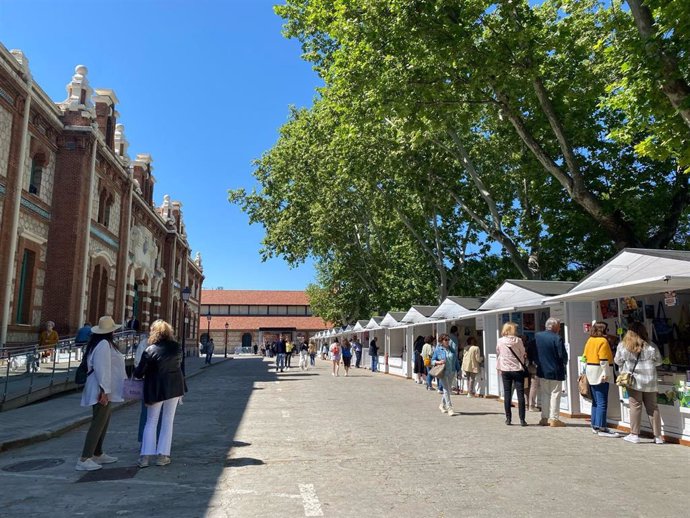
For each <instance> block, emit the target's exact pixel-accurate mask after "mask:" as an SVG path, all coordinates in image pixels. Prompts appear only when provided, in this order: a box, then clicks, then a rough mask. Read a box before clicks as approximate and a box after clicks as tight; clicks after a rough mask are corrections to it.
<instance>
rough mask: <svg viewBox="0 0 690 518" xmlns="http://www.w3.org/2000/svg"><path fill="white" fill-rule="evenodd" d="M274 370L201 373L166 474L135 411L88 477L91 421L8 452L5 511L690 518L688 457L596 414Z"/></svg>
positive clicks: (115, 430) (180, 419) (360, 376)
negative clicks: (602, 421) (559, 422)
mask: <svg viewBox="0 0 690 518" xmlns="http://www.w3.org/2000/svg"><path fill="white" fill-rule="evenodd" d="M270 365H272V364H270V363H269V360H267V359H262V358H258V357H248V358H240V359H237V360H233V361H228V362H224V363H222V364H219V365H216V366H214V367H213V368H212V369H206V370H205V371H204V372H202V373H200V375H198V376H196V377H194V378H193V379H190V380H189V388H190V392H189V394H188V395H187V396H186V397H185V401H184V405H182V406H181V407H180V408H179V410H178V414H177V417H176V421H175V433H174V440H173V451H172V459H173V462H172V464H171V465H169V466H166V467H155V466H152V467H149V468H146V469H141V470H139V469H137V468H136V467H135V465H136V460H137V458H138V443H137V440H136V428H137V420H138V413H139V409H138V408H137V407H136V406H128V407H125V408H122V409H121V410H119V411H117V412H115V413H114V414H113V418H112V422H111V426H110V432H109V434H108V437H107V438H106V451H107V452H108V453H109V454H111V455H117V456H118V457H120V461H119V462H117V463H115V464H111V465H108V466H106V467H105V468H104V469H103V470H100V471H97V472H92V473H83V472H77V471H75V470H74V463H75V461H76V458H77V456H78V454H79V452H80V450H81V446H82V443H83V440H84V436H85V433H86V429H87V427H86V426H81V427H79V428H77V429H75V430H72V431H70V432H68V433H66V434H64V435H63V436H61V437H58V438H55V439H51V440H49V441H44V442H40V443H36V444H31V445H28V446H25V447H23V448H18V449H13V450H10V451H7V452H4V453H0V491H1V494H2V505H0V516H2V517H26V516H31V517H43V516H46V517H47V516H50V517H51V518H54V517H63V516H65V517H73V516H88V517H92V516H93V517H112V516H150V517H163V516H165V517H210V518H216V517H230V516H240V517H245V516H246V517H257V516H258V517H263V516H266V517H301V516H332V517H363V516H366V517H379V516H381V517H388V516H391V517H395V518H401V517H408V516H409V517H417V518H418V517H450V516H463V517H473V516H482V517H483V516H487V517H488V516H491V517H497V516H510V517H521V516H548V517H560V516H572V515H573V514H575V515H599V516H601V515H603V516H625V517H626V518H629V517H631V516H650V517H651V516H654V517H661V516H663V517H671V516H686V515H687V503H686V502H685V498H686V493H687V487H688V485H687V476H688V469H689V468H690V448H687V447H683V446H677V445H670V444H667V445H654V444H651V443H649V442H645V443H643V444H640V445H632V444H628V443H626V442H624V441H622V440H621V439H606V438H601V437H596V436H593V435H592V434H591V433H590V431H589V427H588V425H587V423H586V422H585V421H582V420H574V421H569V426H568V427H567V428H562V429H549V428H543V427H539V426H536V422H537V420H538V415H537V414H532V413H530V414H529V415H528V421H529V422H530V424H531V425H534V426H529V427H527V428H521V427H517V426H511V427H508V426H505V424H504V423H503V421H504V418H503V416H502V410H501V409H502V406H501V405H500V404H499V403H498V402H496V401H492V400H482V399H467V398H465V397H459V396H456V397H455V402H454V406H455V409H456V411H458V410H459V411H460V415H458V416H453V417H448V416H447V415H445V414H441V413H440V412H439V410H438V404H439V396H438V394H436V393H435V392H429V391H426V390H425V389H424V387H423V386H422V385H415V384H414V383H412V382H411V381H409V380H402V379H399V378H394V377H392V376H387V375H384V374H372V373H371V372H369V371H365V370H361V369H353V370H352V371H351V372H352V375H351V376H350V377H344V376H340V377H338V378H334V377H332V376H331V375H330V370H329V367H330V366H329V365H328V364H327V362H325V361H318V363H317V366H316V368H315V369H312V370H309V371H307V372H300V371H299V370H298V369H295V368H293V369H292V370H290V371H289V372H285V373H280V374H277V375H276V373H275V372H273V370H272V369H270V368H269V367H270ZM341 372H342V371H341ZM514 419H515V418H514ZM1 423H2V414H0V428H1V426H2V424H1Z"/></svg>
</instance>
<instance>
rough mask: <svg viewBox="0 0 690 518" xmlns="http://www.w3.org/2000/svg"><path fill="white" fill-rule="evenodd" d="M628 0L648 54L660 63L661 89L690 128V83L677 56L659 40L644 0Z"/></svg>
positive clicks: (650, 13)
mask: <svg viewBox="0 0 690 518" xmlns="http://www.w3.org/2000/svg"><path fill="white" fill-rule="evenodd" d="M626 1H627V2H628V5H629V6H630V12H632V15H633V19H634V20H635V25H637V31H638V32H639V33H640V36H641V37H642V41H644V44H645V51H646V52H647V55H648V56H649V57H650V58H651V59H653V60H655V61H657V63H658V64H659V65H660V67H659V68H660V75H659V78H658V80H659V83H660V84H661V91H662V92H664V95H666V97H667V98H668V100H669V101H670V102H671V105H672V106H673V107H674V108H675V109H676V110H677V111H678V114H679V115H680V116H681V117H682V119H683V121H684V122H685V124H686V125H687V126H688V127H689V128H690V85H688V83H687V81H686V80H685V79H684V78H683V74H682V72H681V70H680V68H679V67H678V62H677V60H676V58H675V57H674V56H671V55H670V54H668V53H667V52H666V51H665V50H664V48H663V46H662V44H661V42H659V41H658V35H657V33H656V28H655V26H654V25H655V21H654V17H653V16H652V12H651V11H650V9H649V8H648V7H647V6H646V5H644V3H643V0H626Z"/></svg>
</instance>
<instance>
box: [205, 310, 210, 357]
mask: <svg viewBox="0 0 690 518" xmlns="http://www.w3.org/2000/svg"><path fill="white" fill-rule="evenodd" d="M206 321H207V322H208V327H207V328H206V346H207V347H208V344H209V342H210V341H211V307H210V306H209V308H208V313H207V314H206Z"/></svg>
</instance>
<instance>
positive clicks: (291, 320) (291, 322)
mask: <svg viewBox="0 0 690 518" xmlns="http://www.w3.org/2000/svg"><path fill="white" fill-rule="evenodd" d="M226 322H227V323H228V324H230V327H229V329H230V330H232V331H256V330H259V329H276V328H278V329H280V328H283V329H298V330H313V331H315V330H321V329H324V328H325V327H326V326H327V324H326V323H325V322H324V321H323V320H322V319H321V318H319V317H300V316H265V315H264V316H241V317H236V316H211V329H212V330H214V331H218V330H219V329H225V323H226ZM208 325H209V323H208V320H207V318H206V315H202V316H201V317H199V331H200V332H201V333H205V332H206V329H208Z"/></svg>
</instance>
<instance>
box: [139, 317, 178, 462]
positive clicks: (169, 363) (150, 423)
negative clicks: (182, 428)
mask: <svg viewBox="0 0 690 518" xmlns="http://www.w3.org/2000/svg"><path fill="white" fill-rule="evenodd" d="M148 343H149V346H148V347H147V348H146V350H145V351H144V353H143V354H142V356H141V360H140V361H139V364H138V365H137V368H136V369H135V370H134V377H135V378H144V403H145V404H146V407H147V408H146V411H147V413H146V426H145V427H144V440H143V441H142V443H141V457H140V458H139V467H140V468H145V467H148V466H149V464H150V462H151V457H153V456H157V459H156V465H157V466H165V465H167V464H170V449H171V446H172V433H173V421H174V419H175V411H176V409H177V404H178V403H179V401H180V399H181V397H182V396H183V395H184V392H185V381H184V373H183V369H182V361H183V358H182V347H181V346H180V344H178V343H177V342H176V341H174V340H173V329H172V327H171V326H170V324H168V323H167V322H166V321H165V320H156V321H155V322H154V323H153V324H151V329H150V330H149V339H148ZM161 415H162V417H161ZM159 418H161V419H162V424H161V429H160V435H159V437H158V439H156V428H157V426H158V420H159Z"/></svg>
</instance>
